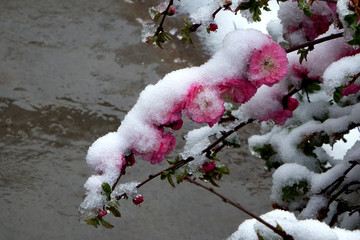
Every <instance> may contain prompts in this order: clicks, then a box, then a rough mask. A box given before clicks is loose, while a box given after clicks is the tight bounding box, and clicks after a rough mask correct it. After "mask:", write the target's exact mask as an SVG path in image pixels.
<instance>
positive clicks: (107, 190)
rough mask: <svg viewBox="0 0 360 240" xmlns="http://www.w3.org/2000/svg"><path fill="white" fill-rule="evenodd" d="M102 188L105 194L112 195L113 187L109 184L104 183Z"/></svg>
mask: <svg viewBox="0 0 360 240" xmlns="http://www.w3.org/2000/svg"><path fill="white" fill-rule="evenodd" d="M101 187H102V189H103V191H104V192H105V193H111V187H110V185H109V184H108V183H106V182H104V183H103V184H102V185H101Z"/></svg>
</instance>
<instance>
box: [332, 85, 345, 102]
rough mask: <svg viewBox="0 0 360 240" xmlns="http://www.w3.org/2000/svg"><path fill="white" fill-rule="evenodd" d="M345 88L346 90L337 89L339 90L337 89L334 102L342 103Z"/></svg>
mask: <svg viewBox="0 0 360 240" xmlns="http://www.w3.org/2000/svg"><path fill="white" fill-rule="evenodd" d="M343 88H344V87H337V88H336V89H335V92H334V95H333V99H334V102H336V103H339V102H340V100H341V98H342V97H343V96H342V89H343Z"/></svg>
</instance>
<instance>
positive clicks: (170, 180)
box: [167, 174, 175, 187]
mask: <svg viewBox="0 0 360 240" xmlns="http://www.w3.org/2000/svg"><path fill="white" fill-rule="evenodd" d="M167 179H168V181H169V183H170V185H171V186H172V187H175V184H174V181H173V179H172V176H171V174H169V175H168V176H167Z"/></svg>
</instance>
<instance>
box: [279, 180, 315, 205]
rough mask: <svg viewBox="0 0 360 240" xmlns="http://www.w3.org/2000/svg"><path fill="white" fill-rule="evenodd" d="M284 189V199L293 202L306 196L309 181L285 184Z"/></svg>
mask: <svg viewBox="0 0 360 240" xmlns="http://www.w3.org/2000/svg"><path fill="white" fill-rule="evenodd" d="M281 191H282V200H283V201H284V202H291V201H293V200H295V199H296V198H299V197H304V195H305V194H306V193H307V192H308V191H309V189H308V183H307V181H306V180H301V181H299V182H298V183H294V184H293V185H291V186H285V187H283V188H282V189H281Z"/></svg>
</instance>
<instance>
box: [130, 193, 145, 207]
mask: <svg viewBox="0 0 360 240" xmlns="http://www.w3.org/2000/svg"><path fill="white" fill-rule="evenodd" d="M143 201H144V198H143V196H141V195H140V194H139V195H137V196H136V197H135V198H134V199H133V203H134V204H135V205H139V204H140V203H142V202H143Z"/></svg>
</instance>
